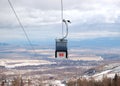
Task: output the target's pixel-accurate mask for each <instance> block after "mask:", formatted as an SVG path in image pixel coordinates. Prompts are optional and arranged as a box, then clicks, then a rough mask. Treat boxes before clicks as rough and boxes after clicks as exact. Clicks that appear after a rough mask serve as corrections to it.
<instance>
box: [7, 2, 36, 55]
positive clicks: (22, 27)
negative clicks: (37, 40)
mask: <svg viewBox="0 0 120 86" xmlns="http://www.w3.org/2000/svg"><path fill="white" fill-rule="evenodd" d="M8 3H9V5H10V7H11V9H12V11H13V13H14V14H15V17H16V19H17V21H18V23H19V25H20V27H21V29H22V30H23V32H24V34H25V37H26V39H27V41H28V43H29V45H30V46H31V48H32V50H33V53H34V55H36V53H35V49H34V48H33V46H32V43H31V41H30V39H29V37H28V34H27V32H26V31H25V28H24V26H23V25H22V23H21V21H20V19H19V17H18V15H17V13H16V11H15V9H14V7H13V5H12V3H11V1H10V0H8Z"/></svg>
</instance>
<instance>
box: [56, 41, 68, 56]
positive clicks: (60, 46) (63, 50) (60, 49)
mask: <svg viewBox="0 0 120 86" xmlns="http://www.w3.org/2000/svg"><path fill="white" fill-rule="evenodd" d="M58 53H59V54H60V55H61V57H62V56H63V57H65V58H68V51H67V39H56V50H55V57H56V58H57V57H60V56H59V54H58Z"/></svg>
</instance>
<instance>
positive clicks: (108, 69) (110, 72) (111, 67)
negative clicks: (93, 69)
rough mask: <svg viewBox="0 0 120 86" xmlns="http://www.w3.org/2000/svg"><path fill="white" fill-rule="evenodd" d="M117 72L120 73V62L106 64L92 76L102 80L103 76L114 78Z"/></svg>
mask: <svg viewBox="0 0 120 86" xmlns="http://www.w3.org/2000/svg"><path fill="white" fill-rule="evenodd" d="M115 74H118V75H119V74H120V63H112V64H108V65H105V66H104V67H103V68H102V70H101V71H100V72H97V73H95V74H94V75H92V77H93V78H94V79H96V80H101V79H102V78H103V77H109V78H114V76H115Z"/></svg>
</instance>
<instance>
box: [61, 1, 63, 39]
mask: <svg viewBox="0 0 120 86" xmlns="http://www.w3.org/2000/svg"><path fill="white" fill-rule="evenodd" d="M61 24H62V37H63V0H61Z"/></svg>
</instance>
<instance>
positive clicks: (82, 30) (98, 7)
mask: <svg viewBox="0 0 120 86" xmlns="http://www.w3.org/2000/svg"><path fill="white" fill-rule="evenodd" d="M10 1H11V2H12V4H13V7H14V8H15V10H16V12H17V15H18V16H19V18H20V21H21V22H22V24H23V26H24V27H25V30H26V32H27V34H28V36H29V38H30V40H31V41H37V40H39V41H40V40H54V39H55V38H59V37H61V32H62V31H61V23H60V21H61V7H60V6H61V4H60V3H61V0H10ZM63 5H64V12H63V13H64V19H69V20H71V22H72V23H71V24H69V36H68V39H76V40H86V39H97V38H106V37H107V38H116V37H120V24H119V23H120V0H63ZM11 40H12V41H24V40H26V38H25V36H24V33H23V31H22V29H21V28H20V26H19V24H18V21H17V20H16V18H15V15H14V13H13V11H12V9H11V8H10V5H9V3H8V1H7V0H0V42H6V41H11Z"/></svg>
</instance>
